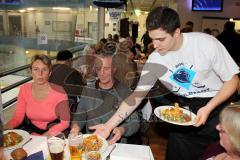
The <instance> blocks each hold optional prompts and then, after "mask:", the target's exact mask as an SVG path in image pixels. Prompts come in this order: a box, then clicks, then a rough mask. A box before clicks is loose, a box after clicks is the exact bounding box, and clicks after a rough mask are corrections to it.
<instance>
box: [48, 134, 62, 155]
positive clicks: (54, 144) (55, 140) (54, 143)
mask: <svg viewBox="0 0 240 160" xmlns="http://www.w3.org/2000/svg"><path fill="white" fill-rule="evenodd" d="M47 144H48V150H49V152H50V156H51V160H63V157H64V147H65V136H64V134H63V133H60V134H58V135H56V136H49V137H48V139H47Z"/></svg>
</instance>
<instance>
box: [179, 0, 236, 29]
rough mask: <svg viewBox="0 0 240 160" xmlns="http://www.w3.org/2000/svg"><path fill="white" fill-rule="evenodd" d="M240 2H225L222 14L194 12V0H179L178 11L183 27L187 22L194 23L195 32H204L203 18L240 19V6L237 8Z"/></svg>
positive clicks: (225, 0)
mask: <svg viewBox="0 0 240 160" xmlns="http://www.w3.org/2000/svg"><path fill="white" fill-rule="evenodd" d="M236 2H239V0H224V4H223V11H222V12H205V11H192V9H191V7H192V0H177V4H178V5H177V11H178V13H179V15H180V18H181V26H182V27H183V26H184V23H186V22H187V21H189V20H190V21H192V22H194V31H202V30H203V28H202V21H203V20H202V17H203V16H210V17H232V18H240V6H236Z"/></svg>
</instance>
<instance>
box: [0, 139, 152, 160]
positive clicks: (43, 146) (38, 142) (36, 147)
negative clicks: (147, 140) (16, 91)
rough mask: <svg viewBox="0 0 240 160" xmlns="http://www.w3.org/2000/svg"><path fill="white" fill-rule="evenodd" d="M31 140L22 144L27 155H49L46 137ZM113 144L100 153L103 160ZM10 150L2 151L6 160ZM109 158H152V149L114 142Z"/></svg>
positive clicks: (116, 159)
mask: <svg viewBox="0 0 240 160" xmlns="http://www.w3.org/2000/svg"><path fill="white" fill-rule="evenodd" d="M30 137H31V138H32V140H31V141H30V142H29V143H27V144H26V145H24V147H23V148H24V150H26V151H27V153H28V155H31V154H33V153H36V152H39V151H42V152H43V155H44V158H45V159H47V157H49V152H48V147H47V138H46V137H44V136H33V135H31V136H30ZM112 147H113V145H109V146H108V148H107V150H106V151H105V152H104V153H103V154H102V160H105V158H106V157H107V155H108V154H109V152H110V150H111V149H112ZM11 151H12V150H6V151H4V154H5V156H6V158H7V160H10V159H12V158H11V156H10V153H11ZM65 156H66V158H65V159H67V160H68V159H70V154H69V150H68V146H67V145H66V147H65ZM111 160H154V158H153V155H152V151H151V149H150V147H149V146H146V145H132V144H121V143H116V148H115V149H114V150H113V152H112V153H111Z"/></svg>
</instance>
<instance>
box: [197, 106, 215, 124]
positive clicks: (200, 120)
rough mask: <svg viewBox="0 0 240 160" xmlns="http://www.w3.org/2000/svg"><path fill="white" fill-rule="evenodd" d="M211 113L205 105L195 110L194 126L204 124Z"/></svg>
mask: <svg viewBox="0 0 240 160" xmlns="http://www.w3.org/2000/svg"><path fill="white" fill-rule="evenodd" d="M210 113H211V110H210V109H209V108H208V107H207V106H204V107H202V108H200V109H199V110H198V112H197V116H196V118H195V120H194V121H195V124H194V126H195V127H199V126H201V125H204V124H205V123H206V121H207V119H208V116H209V114H210Z"/></svg>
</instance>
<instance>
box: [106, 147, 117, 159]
mask: <svg viewBox="0 0 240 160" xmlns="http://www.w3.org/2000/svg"><path fill="white" fill-rule="evenodd" d="M115 148H116V144H115V145H114V146H113V148H112V149H111V151H110V152H109V153H108V156H107V157H106V160H110V155H111V153H112V151H113V150H114V149H115Z"/></svg>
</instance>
